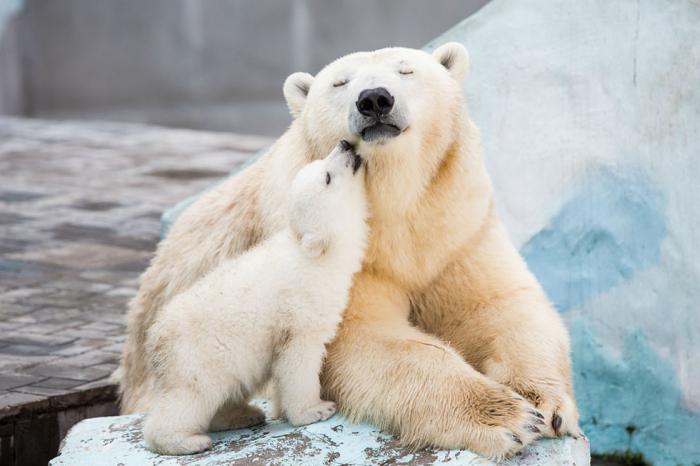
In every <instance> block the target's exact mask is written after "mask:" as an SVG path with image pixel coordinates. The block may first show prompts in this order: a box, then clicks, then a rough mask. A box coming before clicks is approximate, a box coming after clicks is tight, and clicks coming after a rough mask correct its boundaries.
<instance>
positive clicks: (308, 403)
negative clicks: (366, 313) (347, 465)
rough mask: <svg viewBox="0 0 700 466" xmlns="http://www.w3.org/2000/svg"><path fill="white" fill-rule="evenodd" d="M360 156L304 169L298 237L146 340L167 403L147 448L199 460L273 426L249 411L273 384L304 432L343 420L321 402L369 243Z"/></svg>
mask: <svg viewBox="0 0 700 466" xmlns="http://www.w3.org/2000/svg"><path fill="white" fill-rule="evenodd" d="M355 157H356V156H355V154H354V152H353V151H352V150H351V148H350V147H349V145H344V146H339V147H338V148H337V149H336V150H335V151H333V152H332V153H331V154H330V155H329V156H328V157H327V158H326V159H324V160H317V161H314V162H312V163H310V164H309V165H307V166H306V167H304V168H303V169H302V170H301V171H300V172H299V173H298V174H297V175H296V177H295V179H294V182H293V183H292V188H291V195H290V214H289V221H290V228H285V229H284V230H282V231H281V232H279V233H276V234H275V235H274V236H272V237H271V238H269V239H267V240H266V241H263V242H262V243H261V244H259V245H258V246H256V247H254V248H252V249H250V250H249V251H247V252H245V253H243V254H242V255H240V256H238V257H236V258H231V259H228V260H226V261H224V262H222V263H221V264H220V265H219V266H217V267H216V268H214V269H213V270H212V271H211V272H209V273H208V274H207V275H205V277H204V278H202V279H201V280H199V281H198V282H197V283H196V284H194V285H193V286H192V287H191V288H189V289H188V290H186V291H184V292H182V293H180V294H179V295H177V296H176V297H175V298H173V299H172V301H170V302H169V303H168V304H166V305H165V307H164V308H163V310H162V312H161V313H160V316H159V319H158V321H157V322H156V323H155V324H154V325H153V326H152V327H151V328H150V329H149V331H148V338H147V341H146V352H147V354H148V355H149V358H150V363H151V367H150V370H151V371H152V373H153V376H154V381H155V393H156V395H155V396H154V397H153V404H152V405H151V409H150V411H149V414H148V415H147V418H146V423H145V426H144V438H145V440H146V443H147V445H148V446H149V447H150V448H151V449H152V450H155V451H157V452H159V453H162V454H170V455H179V454H190V453H196V452H199V451H202V450H205V449H207V448H209V447H210V446H211V439H210V438H209V437H208V436H207V435H206V432H207V431H209V430H222V429H230V428H236V427H242V426H246V425H250V424H254V423H259V422H262V421H264V419H265V416H264V414H263V413H262V412H261V411H260V410H259V409H258V408H256V407H255V406H252V405H248V401H249V398H250V396H251V394H253V393H255V392H256V391H257V390H258V389H260V387H262V386H263V384H265V383H266V382H267V381H268V380H269V379H270V378H272V379H273V380H274V382H275V383H274V387H275V388H276V391H277V393H276V398H277V403H276V404H277V405H278V406H279V407H280V408H281V411H282V414H283V415H284V416H286V417H287V419H289V421H290V422H291V423H292V424H293V425H303V424H308V423H311V422H316V421H318V420H323V419H327V418H328V417H330V416H331V415H333V413H335V410H336V406H335V403H333V402H332V401H324V400H321V398H320V392H321V387H320V383H319V373H320V371H321V365H322V362H323V357H324V355H325V345H326V344H327V343H329V342H330V341H331V339H332V338H333V336H334V335H335V331H336V329H337V327H338V324H339V323H340V321H341V317H342V313H343V311H344V310H345V307H346V306H347V303H348V295H349V291H350V287H351V285H352V276H353V274H354V273H355V272H357V271H359V270H360V268H361V266H362V259H363V256H364V249H365V246H366V241H367V225H366V218H367V202H366V196H365V188H364V176H363V173H364V170H359V168H360V165H359V164H355V163H354V162H355ZM357 161H359V159H357ZM224 405H226V409H225V410H226V411H227V412H225V413H224V412H222V413H220V415H219V416H216V417H215V415H216V413H217V411H219V408H221V407H222V406H224Z"/></svg>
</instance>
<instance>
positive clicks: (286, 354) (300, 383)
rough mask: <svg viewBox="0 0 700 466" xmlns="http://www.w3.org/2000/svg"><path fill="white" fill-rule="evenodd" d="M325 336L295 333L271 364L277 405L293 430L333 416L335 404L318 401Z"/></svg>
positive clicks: (321, 334)
mask: <svg viewBox="0 0 700 466" xmlns="http://www.w3.org/2000/svg"><path fill="white" fill-rule="evenodd" d="M329 335H330V334H329V333H328V332H312V331H310V332H304V331H303V330H302V331H301V332H297V333H296V334H293V335H291V336H290V338H289V340H288V341H287V342H286V344H285V345H284V347H283V348H282V349H281V351H280V352H279V354H278V356H277V359H276V360H275V361H274V362H273V364H272V377H273V379H274V385H275V389H276V391H277V392H276V398H277V400H276V404H277V405H278V406H279V407H280V409H281V411H282V414H284V415H285V416H286V417H287V419H288V420H289V422H290V423H291V424H293V425H295V426H300V425H304V424H310V423H312V422H316V421H323V420H325V419H328V418H329V417H331V416H332V415H333V414H335V410H336V407H335V403H334V402H332V401H324V400H322V399H321V397H320V394H321V385H320V383H319V373H320V372H321V364H322V363H323V356H324V355H325V352H326V347H325V344H326V342H327V341H328V340H329V339H330V338H329Z"/></svg>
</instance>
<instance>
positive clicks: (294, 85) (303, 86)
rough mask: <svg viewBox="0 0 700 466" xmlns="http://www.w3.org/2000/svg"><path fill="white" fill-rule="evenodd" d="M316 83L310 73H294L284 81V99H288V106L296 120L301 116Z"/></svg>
mask: <svg viewBox="0 0 700 466" xmlns="http://www.w3.org/2000/svg"><path fill="white" fill-rule="evenodd" d="M313 82H314V77H313V76H311V75H310V74H309V73H301V72H298V73H292V74H290V75H289V76H288V77H287V79H286V80H285V81H284V87H283V90H284V98H285V99H287V106H288V107H289V111H290V112H291V114H292V116H293V117H294V118H296V117H298V116H299V114H301V111H302V110H303V109H304V104H305V103H306V97H307V96H308V95H309V89H311V84H312V83H313Z"/></svg>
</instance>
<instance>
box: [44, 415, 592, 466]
mask: <svg viewBox="0 0 700 466" xmlns="http://www.w3.org/2000/svg"><path fill="white" fill-rule="evenodd" d="M259 404H260V405H261V406H262V407H263V408H264V409H265V410H266V411H267V412H268V414H269V408H268V407H267V404H266V403H265V402H259ZM142 421H143V418H142V417H141V416H139V415H131V416H117V417H102V418H95V419H87V420H85V421H82V422H81V423H80V424H78V425H76V426H75V427H73V429H72V430H71V431H70V432H69V433H68V436H67V437H66V438H65V440H64V441H63V446H62V448H61V454H60V456H58V457H57V458H55V459H54V460H53V461H51V463H50V465H51V466H59V465H61V466H78V465H85V464H89V465H91V466H103V465H104V466H106V465H114V464H120V463H121V464H125V465H148V464H158V465H163V466H166V465H184V464H201V465H211V466H213V465H235V464H240V465H250V464H260V465H263V464H265V465H271V464H275V465H289V466H297V465H302V464H303V465H304V466H313V465H360V464H367V465H369V464H411V465H417V464H428V465H430V464H450V465H473V466H476V465H479V466H495V465H496V463H494V462H492V461H488V460H485V459H483V458H481V457H479V456H477V455H475V454H473V453H470V452H468V451H460V450H450V451H447V450H419V451H415V452H412V451H410V450H408V449H406V448H402V447H401V446H400V445H399V443H398V441H397V440H396V439H395V438H394V437H392V436H391V435H387V434H384V433H382V432H380V431H379V429H376V428H374V427H370V426H368V425H358V424H351V423H349V422H348V421H347V420H345V419H343V418H342V417H341V416H339V415H336V416H334V417H332V418H330V419H328V420H327V421H324V422H319V423H316V424H311V425H309V426H306V427H299V428H294V427H292V426H290V425H289V424H287V423H284V422H281V421H278V420H273V421H270V422H269V423H267V424H265V425H263V426H259V427H254V428H252V429H241V430H236V431H231V432H222V433H218V434H213V435H212V438H213V439H214V446H213V448H212V450H211V451H208V452H205V453H201V454H197V455H190V456H160V455H157V454H155V453H152V452H150V451H148V450H147V449H146V447H145V445H144V442H143V435H142V431H141V424H142ZM589 457H590V453H589V448H588V441H587V440H586V439H578V440H574V439H572V438H564V439H558V440H540V441H538V442H537V443H535V444H534V445H532V446H530V447H529V448H527V449H526V450H525V451H523V452H522V453H519V454H518V455H516V456H514V457H513V458H511V459H510V460H508V461H505V462H502V463H501V464H502V465H504V466H516V465H519V466H549V465H551V466H555V465H556V466H588V465H589V464H590V460H589Z"/></svg>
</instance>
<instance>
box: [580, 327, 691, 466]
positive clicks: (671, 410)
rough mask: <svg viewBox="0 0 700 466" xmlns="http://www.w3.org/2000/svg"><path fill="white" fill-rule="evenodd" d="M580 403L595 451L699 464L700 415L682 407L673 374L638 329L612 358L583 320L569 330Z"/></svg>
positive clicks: (665, 464) (661, 465) (666, 465)
mask: <svg viewBox="0 0 700 466" xmlns="http://www.w3.org/2000/svg"><path fill="white" fill-rule="evenodd" d="M570 330H571V343H572V353H573V362H574V380H575V387H576V388H577V392H576V399H577V402H578V405H579V409H580V410H581V427H582V428H583V430H584V432H586V435H587V436H588V438H589V439H590V441H591V451H592V452H610V451H616V450H617V451H623V450H627V449H630V450H631V451H633V452H639V453H642V454H643V455H644V456H645V457H646V458H647V459H648V460H649V461H650V462H651V463H652V464H654V466H675V465H678V464H683V465H694V464H700V441H695V442H693V441H690V440H691V439H696V440H699V439H700V416H699V415H696V414H693V413H692V412H690V411H689V410H688V409H687V408H686V407H685V405H684V404H683V394H682V391H681V389H680V382H679V380H678V377H677V375H676V372H675V370H674V369H673V367H672V366H671V363H670V362H669V361H666V360H664V359H663V358H661V357H660V356H659V355H658V354H657V353H656V352H655V351H654V350H653V349H652V348H651V347H650V345H649V344H648V343H647V340H646V338H645V337H644V335H643V334H642V333H641V332H640V331H639V330H630V331H628V332H627V334H626V336H625V340H624V345H623V350H622V354H621V356H620V357H619V358H615V357H613V356H611V354H610V351H609V350H608V349H607V348H606V347H605V345H603V344H601V343H600V342H599V341H598V339H597V338H596V336H595V335H594V333H593V332H592V331H591V329H590V328H589V327H588V324H586V323H585V322H584V321H583V320H582V319H577V320H575V321H573V322H572V323H571V325H570Z"/></svg>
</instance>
